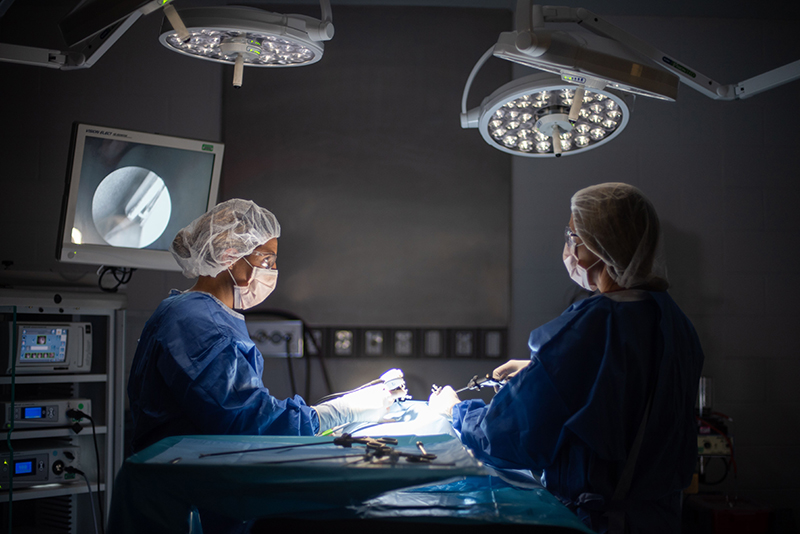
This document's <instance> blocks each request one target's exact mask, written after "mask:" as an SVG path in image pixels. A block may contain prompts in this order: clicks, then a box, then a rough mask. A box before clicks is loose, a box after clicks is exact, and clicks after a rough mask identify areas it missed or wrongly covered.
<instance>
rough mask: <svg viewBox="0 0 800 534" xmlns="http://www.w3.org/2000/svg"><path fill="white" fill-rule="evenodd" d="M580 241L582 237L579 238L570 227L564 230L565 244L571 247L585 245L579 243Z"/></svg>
mask: <svg viewBox="0 0 800 534" xmlns="http://www.w3.org/2000/svg"><path fill="white" fill-rule="evenodd" d="M579 239H580V237H578V234H576V233H575V232H573V231H572V228H570V227H569V226H567V227H566V228H564V242H565V243H566V244H567V245H569V246H571V247H577V246H578V245H582V244H583V243H578V240H579Z"/></svg>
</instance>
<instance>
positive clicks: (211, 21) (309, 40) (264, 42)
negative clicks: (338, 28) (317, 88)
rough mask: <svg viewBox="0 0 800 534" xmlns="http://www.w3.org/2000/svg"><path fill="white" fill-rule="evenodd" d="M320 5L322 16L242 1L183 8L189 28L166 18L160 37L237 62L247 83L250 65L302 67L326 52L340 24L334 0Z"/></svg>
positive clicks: (182, 48) (190, 52)
mask: <svg viewBox="0 0 800 534" xmlns="http://www.w3.org/2000/svg"><path fill="white" fill-rule="evenodd" d="M320 7H321V9H322V20H318V19H315V18H312V17H307V16H304V15H281V14H278V13H271V12H269V11H264V10H262V9H258V8H253V7H240V6H227V7H202V8H188V9H182V10H177V11H178V13H179V15H180V19H181V20H182V21H183V24H184V25H185V28H186V33H185V34H183V35H181V34H180V33H179V32H178V31H177V29H173V26H174V24H167V23H166V21H165V23H164V26H163V27H162V33H161V36H160V37H159V41H160V42H161V44H163V45H164V46H165V47H167V48H168V49H170V50H173V51H175V52H178V53H181V54H185V55H187V56H190V57H196V58H199V59H205V60H207V61H217V62H220V63H230V64H233V65H234V74H233V85H234V87H241V85H242V77H243V73H244V67H299V66H304V65H310V64H312V63H316V62H317V61H319V60H320V59H321V58H322V54H323V52H324V45H323V41H329V40H330V39H332V38H333V32H334V30H333V23H332V22H331V20H332V15H331V9H330V1H329V0H321V1H320Z"/></svg>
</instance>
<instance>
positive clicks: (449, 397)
mask: <svg viewBox="0 0 800 534" xmlns="http://www.w3.org/2000/svg"><path fill="white" fill-rule="evenodd" d="M459 402H461V399H459V398H458V393H456V392H455V391H453V388H451V387H450V386H445V387H443V388H440V389H438V390H436V391H434V392H433V393H431V396H430V397H429V398H428V406H429V407H430V408H431V409H432V410H433V411H435V412H438V413H440V414H442V415H444V416H446V417H453V406H455V405H456V404H458V403H459Z"/></svg>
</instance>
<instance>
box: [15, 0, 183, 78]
mask: <svg viewBox="0 0 800 534" xmlns="http://www.w3.org/2000/svg"><path fill="white" fill-rule="evenodd" d="M169 2H171V0H152V1H150V2H148V3H146V4H145V5H143V6H141V7H139V8H138V9H136V10H134V11H132V12H131V13H129V14H128V15H126V16H125V17H123V18H122V19H120V20H118V21H116V22H114V23H113V24H111V25H109V26H107V27H105V28H103V29H102V30H101V31H98V32H96V33H95V34H94V35H90V36H88V37H87V38H85V39H83V40H81V41H79V42H78V43H75V45H77V46H76V48H75V49H70V50H50V49H46V48H37V47H33V46H20V45H14V44H5V43H0V61H7V62H9V63H19V64H22V65H32V66H36V67H48V68H52V69H60V70H75V69H88V68H89V67H91V66H92V65H94V64H95V63H96V62H97V61H98V60H99V59H100V58H101V57H102V56H103V55H104V54H105V53H106V52H107V51H108V49H109V48H111V46H113V45H114V43H116V42H117V40H119V38H120V37H122V35H123V34H124V33H125V32H126V31H128V29H129V28H130V27H131V26H133V24H134V23H135V22H136V21H137V20H139V17H141V16H142V15H148V14H150V13H152V12H153V11H155V10H157V9H158V8H160V7H164V11H165V12H168V13H169V12H173V13H174V12H175V8H173V7H172V6H171V5H170V4H169ZM175 17H177V14H175ZM175 17H170V21H171V22H172V23H173V24H178V23H180V19H179V18H175ZM180 26H182V23H180ZM176 29H178V28H176ZM183 30H184V32H185V31H186V30H185V28H184V29H183ZM62 32H63V29H62Z"/></svg>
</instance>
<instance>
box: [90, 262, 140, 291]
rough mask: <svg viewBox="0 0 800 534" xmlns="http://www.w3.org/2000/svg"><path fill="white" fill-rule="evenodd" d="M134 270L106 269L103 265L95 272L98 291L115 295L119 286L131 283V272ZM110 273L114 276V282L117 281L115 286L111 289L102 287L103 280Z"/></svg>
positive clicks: (123, 268) (122, 268) (128, 268)
mask: <svg viewBox="0 0 800 534" xmlns="http://www.w3.org/2000/svg"><path fill="white" fill-rule="evenodd" d="M135 270H136V269H134V268H131V267H107V266H105V265H103V266H101V267H100V268H99V269H98V270H97V276H98V277H99V278H98V279H97V285H98V286H99V287H100V290H102V291H105V292H107V293H116V292H117V289H119V286H121V285H122V284H127V283H128V282H130V281H131V278H132V277H133V272H134V271H135ZM108 273H111V274H112V275H113V276H114V280H116V281H117V284H116V285H114V286H111V287H106V286H104V285H103V278H104V277H105V276H106V275H107V274H108Z"/></svg>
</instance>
